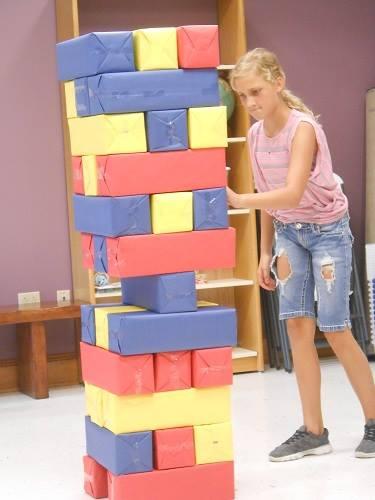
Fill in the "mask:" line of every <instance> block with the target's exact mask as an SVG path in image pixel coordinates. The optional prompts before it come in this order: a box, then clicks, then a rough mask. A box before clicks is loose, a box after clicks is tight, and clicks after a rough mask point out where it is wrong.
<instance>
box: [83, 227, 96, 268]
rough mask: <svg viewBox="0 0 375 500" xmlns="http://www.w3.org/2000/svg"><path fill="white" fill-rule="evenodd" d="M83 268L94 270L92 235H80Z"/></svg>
mask: <svg viewBox="0 0 375 500" xmlns="http://www.w3.org/2000/svg"><path fill="white" fill-rule="evenodd" d="M81 245H82V254H83V267H86V268H88V269H94V238H93V236H92V234H87V233H81Z"/></svg>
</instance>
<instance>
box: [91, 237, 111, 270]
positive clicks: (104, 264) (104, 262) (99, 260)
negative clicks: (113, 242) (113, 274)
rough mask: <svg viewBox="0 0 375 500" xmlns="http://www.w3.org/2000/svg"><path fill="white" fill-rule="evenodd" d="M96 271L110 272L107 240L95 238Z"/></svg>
mask: <svg viewBox="0 0 375 500" xmlns="http://www.w3.org/2000/svg"><path fill="white" fill-rule="evenodd" d="M94 269H95V271H97V272H99V273H107V272H108V258H107V239H106V238H104V237H103V236H94Z"/></svg>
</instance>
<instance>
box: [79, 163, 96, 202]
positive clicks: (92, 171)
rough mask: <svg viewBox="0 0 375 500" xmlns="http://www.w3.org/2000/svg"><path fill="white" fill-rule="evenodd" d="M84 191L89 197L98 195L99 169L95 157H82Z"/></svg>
mask: <svg viewBox="0 0 375 500" xmlns="http://www.w3.org/2000/svg"><path fill="white" fill-rule="evenodd" d="M82 173H83V189H84V192H85V195H87V196H97V194H98V168H97V162H96V156H95V155H88V156H82Z"/></svg>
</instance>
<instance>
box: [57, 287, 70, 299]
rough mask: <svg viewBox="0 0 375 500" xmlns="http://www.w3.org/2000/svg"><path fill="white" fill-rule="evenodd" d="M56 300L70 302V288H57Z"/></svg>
mask: <svg viewBox="0 0 375 500" xmlns="http://www.w3.org/2000/svg"><path fill="white" fill-rule="evenodd" d="M56 297H57V302H70V290H57V292H56Z"/></svg>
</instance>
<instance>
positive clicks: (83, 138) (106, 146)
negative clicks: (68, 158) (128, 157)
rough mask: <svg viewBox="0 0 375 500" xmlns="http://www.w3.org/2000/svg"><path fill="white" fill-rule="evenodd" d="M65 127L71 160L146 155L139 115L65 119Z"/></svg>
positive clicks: (143, 132) (142, 117) (142, 124)
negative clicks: (129, 154)
mask: <svg viewBox="0 0 375 500" xmlns="http://www.w3.org/2000/svg"><path fill="white" fill-rule="evenodd" d="M68 124H69V132H70V146H71V152H72V155H73V156H84V155H106V154H117V153H144V152H146V151H147V142H146V132H145V122H144V115H143V113H126V114H118V115H116V114H113V115H97V116H87V117H85V118H69V119H68Z"/></svg>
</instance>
